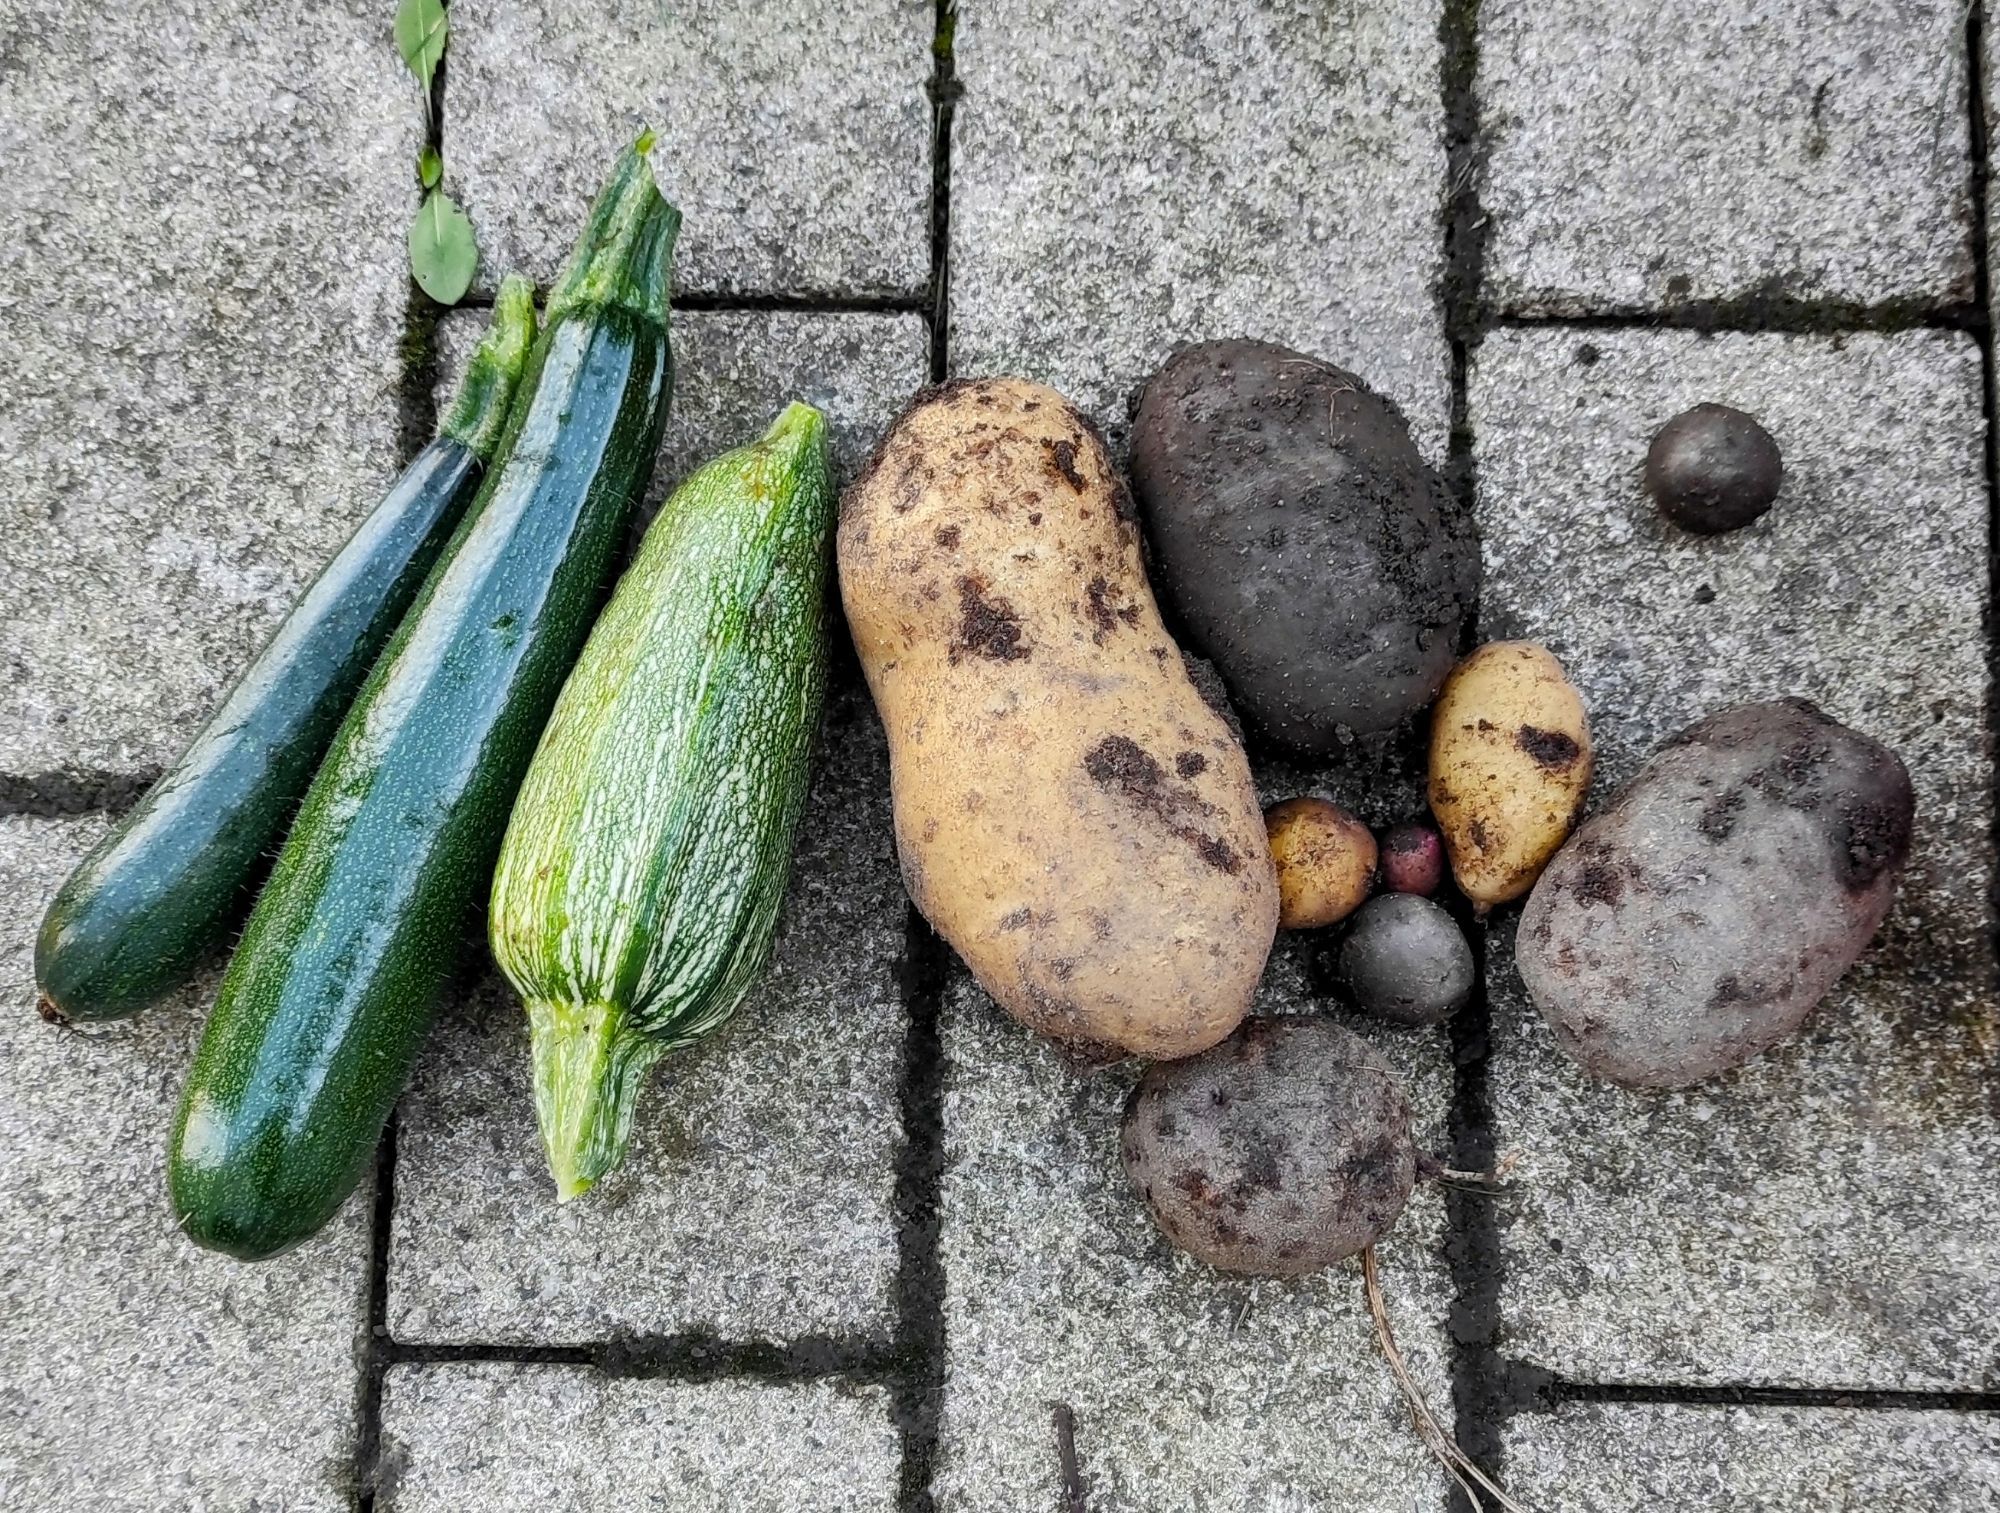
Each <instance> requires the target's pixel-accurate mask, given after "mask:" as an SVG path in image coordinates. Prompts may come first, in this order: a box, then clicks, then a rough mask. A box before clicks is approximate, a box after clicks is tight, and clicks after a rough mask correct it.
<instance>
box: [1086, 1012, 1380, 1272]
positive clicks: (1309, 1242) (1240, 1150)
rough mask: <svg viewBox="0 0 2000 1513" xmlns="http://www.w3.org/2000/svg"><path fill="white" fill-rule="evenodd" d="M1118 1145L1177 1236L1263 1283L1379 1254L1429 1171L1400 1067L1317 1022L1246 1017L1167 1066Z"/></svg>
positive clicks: (1149, 1078)
mask: <svg viewBox="0 0 2000 1513" xmlns="http://www.w3.org/2000/svg"><path fill="white" fill-rule="evenodd" d="M1119 1149H1120V1153H1121V1154H1122V1156H1123V1157H1124V1161H1125V1174H1126V1175H1127V1176H1128V1177H1130V1178H1131V1179H1132V1185H1133V1186H1135V1187H1136V1188H1138V1189H1139V1193H1140V1195H1141V1196H1142V1197H1144V1198H1145V1200H1146V1205H1147V1207H1149V1208H1150V1209H1151V1210H1152V1212H1153V1217H1154V1219H1156V1220H1157V1221H1158V1222H1159V1226H1160V1228H1161V1229H1162V1230H1164V1231H1165V1232H1166V1236H1167V1238H1168V1239H1169V1240H1171V1241H1173V1242H1174V1244H1176V1245H1178V1246H1179V1247H1180V1248H1181V1249H1182V1250H1185V1251H1186V1252H1187V1253H1188V1254H1189V1255H1191V1256H1193V1257H1195V1258H1196V1259H1197V1260H1201V1261H1206V1262H1207V1263H1208V1264H1209V1265H1211V1266H1213V1267H1215V1268H1216V1269H1217V1270H1219V1271H1233V1272H1245V1273H1249V1274H1252V1275H1257V1276H1272V1277H1296V1276H1303V1275H1305V1274H1306V1273H1307V1272H1310V1271H1317V1270H1319V1269H1320V1268H1321V1267H1322V1266H1330V1265H1332V1264H1333V1263H1334V1262H1335V1261H1339V1260H1343V1259H1345V1258H1346V1257H1348V1256H1351V1255H1353V1254H1354V1253H1355V1252H1356V1251H1358V1250H1360V1249H1361V1248H1362V1247H1363V1246H1366V1245H1371V1244H1373V1243H1374V1242H1375V1240H1376V1239H1377V1238H1378V1237H1379V1236H1381V1235H1382V1234H1383V1233H1384V1232H1385V1231H1387V1229H1388V1228H1389V1226H1390V1225H1392V1224H1394V1223H1395V1222H1396V1216H1397V1215H1398V1214H1400V1213H1401V1212H1402V1211H1403V1205H1404V1204H1405V1203H1407V1202H1408V1201H1409V1197H1410V1187H1411V1184H1412V1183H1414V1182H1415V1180H1416V1173H1417V1149H1416V1146H1415V1145H1414V1144H1413V1143H1412V1142H1411V1139H1410V1105H1409V1100H1408V1099H1406V1098H1405V1097H1404V1096H1403V1090H1402V1088H1401V1087H1400V1086H1399V1085H1398V1084H1397V1082H1396V1077H1395V1074H1394V1073H1393V1072H1392V1071H1390V1069H1389V1064H1388V1063H1387V1062H1386V1061H1384V1060H1383V1059H1382V1058H1381V1057H1380V1056H1378V1055H1376V1054H1375V1052H1374V1051H1373V1050H1372V1049H1371V1048H1370V1047H1369V1045H1368V1043H1367V1042H1366V1041H1364V1040H1363V1039H1361V1037H1360V1036H1358V1035H1356V1034H1354V1033H1353V1032H1352V1031H1351V1030H1346V1029H1343V1028H1341V1026H1339V1025H1337V1024H1335V1023H1334V1022H1333V1021H1332V1020H1330V1019H1322V1018H1318V1017H1304V1016H1299V1017H1293V1016H1286V1017H1283V1018H1268V1017H1267V1018H1251V1019H1246V1020H1244V1021H1243V1023H1242V1025H1241V1026H1240V1027H1239V1028H1238V1029H1237V1031H1236V1033H1235V1034H1233V1035H1231V1036H1230V1037H1229V1038H1228V1039H1227V1040H1225V1041H1223V1042H1222V1043H1221V1044H1220V1045H1218V1046H1216V1047H1214V1048H1213V1049H1212V1050H1207V1051H1203V1052H1202V1053H1201V1054H1200V1055H1198V1056H1190V1057H1187V1058H1186V1059H1185V1060H1182V1061H1160V1062H1155V1063H1154V1064H1153V1065H1152V1066H1151V1067H1150V1068H1148V1069H1147V1072H1146V1075H1145V1076H1144V1077H1143V1078H1141V1079H1140V1082H1139V1085H1138V1086H1137V1087H1136V1088H1134V1089H1133V1090H1132V1097H1131V1100H1130V1101H1129V1102H1127V1103H1126V1105H1125V1125H1124V1131H1123V1136H1122V1139H1121V1140H1120V1142H1119Z"/></svg>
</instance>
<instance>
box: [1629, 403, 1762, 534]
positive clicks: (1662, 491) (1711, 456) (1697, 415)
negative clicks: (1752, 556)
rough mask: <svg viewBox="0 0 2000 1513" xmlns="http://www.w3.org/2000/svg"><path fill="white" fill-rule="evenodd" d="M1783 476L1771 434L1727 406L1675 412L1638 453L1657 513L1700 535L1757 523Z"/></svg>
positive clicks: (1704, 405) (1707, 405) (1700, 407)
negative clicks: (1643, 458) (1642, 452)
mask: <svg viewBox="0 0 2000 1513" xmlns="http://www.w3.org/2000/svg"><path fill="white" fill-rule="evenodd" d="M1784 478H1785V464H1784V459H1783V458H1781V457H1780V456H1779V455H1778V444H1777V442H1775V441H1773V440H1772V439H1771V433H1770V432H1769V431H1767V430H1765V429H1764V428H1763V427H1762V426H1761V425H1759V424H1758V423H1757V421H1756V420H1755V419H1754V418H1753V417H1751V416H1749V415H1745V414H1744V413H1743V412H1742V411H1741V410H1732V409H1731V408H1730V407H1729V406H1728V405H1717V404H1700V405H1696V406H1695V407H1694V408H1693V409H1691V410H1683V411H1682V412H1681V413H1680V414H1678V415H1676V416H1675V417H1674V418H1673V419H1672V420H1670V421H1668V422H1667V423H1666V424H1665V425H1663V426H1661V427H1660V431H1659V434H1658V435H1656V436H1655V437H1654V438H1653V444H1652V446H1651V447H1650V448H1648V450H1647V452H1646V489H1647V491H1648V492H1649V493H1651V494H1652V496H1653V499H1654V501H1655V502H1656V503H1657V504H1658V505H1659V506H1660V513H1661V514H1663V515H1665V516H1666V517H1667V518H1668V519H1669V520H1671V521H1673V522H1674V524H1676V525H1678V526H1681V527H1682V528H1683V529H1686V530H1690V531H1695V532H1698V533H1699V534H1701V535H1704V536H1712V535H1717V534H1719V533H1720V532H1723V531H1733V530H1739V529H1741V528H1742V527H1744V526H1746V525H1748V524H1750V522H1751V521H1753V520H1755V519H1757V518H1758V517H1759V516H1760V515H1762V514H1763V513H1764V512H1765V511H1766V510H1768V509H1769V508H1770V507H1771V504H1772V502H1773V501H1774V500H1775V499H1776V498H1777V497H1778V488H1779V486H1780V485H1781V484H1782V483H1783V482H1784Z"/></svg>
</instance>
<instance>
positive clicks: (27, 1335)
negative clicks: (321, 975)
mask: <svg viewBox="0 0 2000 1513" xmlns="http://www.w3.org/2000/svg"><path fill="white" fill-rule="evenodd" d="M103 831H104V822H103V821H102V820H99V819H83V820H38V819H22V818H9V819H0V1066H4V1067H5V1068H6V1075H5V1077H4V1078H0V1507H5V1508H23V1509H26V1508H33V1509H37V1510H40V1513H114V1510H116V1513H157V1510H159V1509H164V1508H190V1509H193V1508H202V1509H218V1510H220V1509H232V1510H233V1509H247V1508H253V1507H265V1508H284V1509H286V1510H287V1513H290V1510H293V1509H298V1510H300V1513H317V1510H325V1513H337V1510H345V1509H348V1508H351V1507H352V1506H353V1493H354V1473H355V1453H356V1444H355V1437H356V1435H355V1427H356V1413H357V1393H358V1376H357V1372H356V1369H355V1363H356V1359H357V1356H356V1352H357V1350H358V1348H359V1345H360V1340H361V1335H362V1331H363V1329H364V1327H365V1320H366V1302H367V1289H368V1281H367V1273H368V1195H367V1190H366V1184H364V1185H363V1191H362V1192H361V1193H359V1194H358V1195H357V1196H356V1197H355V1198H354V1199H353V1200H352V1201H351V1202H349V1204H348V1205H347V1207H346V1208H345V1209H344V1210H343V1211H342V1212H341V1214H340V1215H339V1216H338V1217H337V1218H336V1219H335V1220H334V1221H333V1223H332V1224H331V1225H330V1226H329V1227H328V1229H327V1230H326V1231H325V1232H323V1233H322V1234H321V1235H320V1236H319V1237H318V1238H316V1239H314V1240H312V1241H310V1242H308V1243H307V1244H306V1245H305V1246H303V1247H302V1248H300V1249H298V1250H296V1251H293V1252H292V1253H291V1254H289V1255H286V1256H283V1257H280V1258H279V1259H277V1260H275V1261H268V1262H265V1263H263V1264H261V1265H257V1266H245V1265H243V1264H241V1263H239V1262H236V1261H231V1260H227V1259H225V1258H223V1257H221V1256H216V1255H210V1254H208V1253H207V1252H205V1251H201V1250H198V1249H196V1248H195V1246H194V1245H192V1244H190V1243H189V1242H188V1241H187V1240H185V1239H183V1238H182V1237H181V1235H180V1234H179V1232H178V1231H177V1230H176V1229H175V1227H174V1220H173V1215H172V1213H171V1211H170V1210H169V1209H168V1207H167V1197H166V1173H165V1157H166V1144H167V1126H168V1123H169V1122H170V1120H171V1118H172V1115H173V1108H174V1104H175V1102H176V1101H177V1100H178V1099H179V1097H180V1090H181V1081H182V1077H183V1075H184V1073H185V1070H186V1067H187V1063H188V1060H189V1058H190V1056H191V1055H192V1054H193V1050H194V1041H195V1039H196V1037H197V1035H198V1034H199V1032H200V1028H201V1020H202V1015H203V1013H204V1012H205V1010H206V1008H207V1005H208V1001H209V997H210V992H211V990H212V988H213V979H212V977H205V978H204V979H203V980H202V982H201V984H200V985H199V986H198V987H197V988H195V989H191V990H189V991H188V992H185V993H182V994H179V995H177V996H175V997H174V998H172V999H170V1000H169V1001H167V1002H165V1003H163V1004H160V1005H158V1006H157V1007H155V1008H154V1009H153V1010H152V1011H151V1012H150V1013H148V1014H147V1015H146V1016H145V1017H143V1018H140V1019H136V1020H131V1021H128V1022H125V1023H122V1024H119V1025H115V1026H111V1027H107V1028H102V1029H97V1030H93V1031H91V1032H88V1033H85V1032H82V1031H76V1030H67V1029H62V1028H59V1027H57V1026H55V1025H51V1024H46V1023H44V1022H43V1021H42V1020H41V1019H40V1018H38V1017H37V1016H36V1014H35V1009H34V985H33V967H32V960H31V957H32V946H31V942H32V941H33V939H34V932H35V927H36V925H37V924H38V923H39V922H40V920H41V915H42V910H43V909H45V908H46V907H47V906H48V901H49V899H50V898H51V897H53V896H54V894H55V890H56V887H57V886H58V884H60V883H61V881H62V879H63V878H64V876H66V875H67V873H68V871H69V869H70V868H71V867H72V866H73V865H75V863H76V862H77V860H78V859H79V858H80V857H81V856H82V855H83V853H84V851H85V850H86V849H88V847H89V846H90V844H91V843H92V842H93V841H95V840H96V839H97V838H98V836H100V835H101V834H103Z"/></svg>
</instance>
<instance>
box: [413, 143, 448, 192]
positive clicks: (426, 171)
mask: <svg viewBox="0 0 2000 1513" xmlns="http://www.w3.org/2000/svg"><path fill="white" fill-rule="evenodd" d="M443 177H444V159H443V158H441V157H439V156H438V150H437V149H436V148H435V147H426V148H425V149H424V150H423V151H422V152H420V153H418V154H417V182H418V183H420V184H422V185H423V186H424V188H426V189H435V188H437V186H438V180H439V179H441V178H443Z"/></svg>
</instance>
